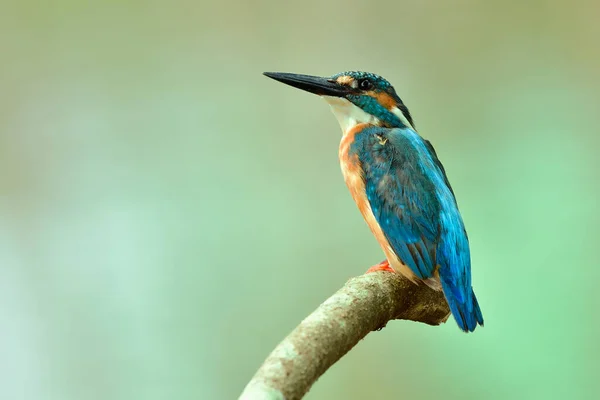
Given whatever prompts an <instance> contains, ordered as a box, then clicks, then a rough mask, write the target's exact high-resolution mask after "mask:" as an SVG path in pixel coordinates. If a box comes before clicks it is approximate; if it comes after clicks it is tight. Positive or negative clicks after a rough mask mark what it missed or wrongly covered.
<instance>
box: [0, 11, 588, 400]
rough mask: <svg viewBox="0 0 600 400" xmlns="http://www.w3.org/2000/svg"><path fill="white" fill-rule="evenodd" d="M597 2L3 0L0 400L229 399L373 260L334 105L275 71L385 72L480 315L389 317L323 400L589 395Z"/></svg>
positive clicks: (326, 388) (327, 384) (343, 364)
mask: <svg viewBox="0 0 600 400" xmlns="http://www.w3.org/2000/svg"><path fill="white" fill-rule="evenodd" d="M450 3H452V5H450ZM599 16H600V5H598V2H597V1H592V0H590V1H579V2H577V1H569V2H567V1H564V2H558V1H530V2H521V1H485V2H484V1H454V2H446V1H443V0H439V1H416V0H415V1H390V0H388V1H364V2H359V1H351V2H349V1H333V2H323V1H317V0H310V1H303V2H292V3H288V2H281V1H254V2H245V1H241V0H239V1H235V2H219V3H217V2H214V3H213V2H206V1H200V2H198V1H170V2H168V1H145V2H142V1H139V2H136V1H114V0H113V1H104V2H100V1H96V2H81V1H64V0H57V1H53V2H34V1H18V2H17V1H15V2H10V3H3V4H2V7H1V12H0V57H1V60H0V61H1V62H0V274H1V275H0V357H1V360H2V361H1V362H0V398H1V399H3V400H12V399H16V400H20V399H44V400H45V399H49V400H54V399H57V400H58V399H61V400H62V399H99V400H100V399H124V400H125V399H126V400H131V399H233V398H236V397H237V396H238V395H239V393H240V392H241V390H242V389H243V387H244V385H245V384H246V382H247V381H248V380H249V379H250V377H251V376H252V374H253V373H254V372H255V370H256V368H257V367H258V366H259V365H260V363H261V362H262V360H263V359H264V358H265V357H266V356H267V354H268V353H269V352H270V351H271V350H272V348H273V347H274V346H275V345H276V344H277V343H278V342H279V341H280V340H281V339H282V338H283V337H284V336H285V335H286V334H287V333H288V332H289V331H290V330H291V329H292V328H293V327H294V326H296V324H297V323H298V322H299V321H301V320H302V318H304V317H305V316H306V315H307V314H308V313H309V312H311V311H312V310H313V309H314V308H315V307H316V306H317V305H318V304H319V303H320V302H321V301H323V300H324V299H325V298H327V297H328V296H329V295H330V294H332V293H333V292H334V291H335V290H337V289H338V288H339V287H341V286H342V285H343V284H344V282H345V281H346V280H347V279H348V278H349V277H351V276H354V275H357V274H361V273H363V272H364V271H365V270H366V269H367V268H368V267H369V266H371V265H372V264H375V263H377V262H379V261H381V260H382V258H383V256H382V254H381V251H380V249H379V248H378V245H377V244H376V242H375V240H374V239H373V238H372V237H371V234H370V232H369V230H368V229H367V227H366V225H365V223H364V222H363V220H362V218H361V217H360V215H359V213H358V212H357V210H356V208H355V205H354V204H353V202H352V200H351V198H350V195H349V194H348V193H347V190H346V188H345V185H344V183H343V180H342V177H341V173H340V171H339V165H338V161H337V145H338V142H339V140H340V131H339V127H338V125H337V122H336V120H335V118H334V117H333V116H332V115H331V113H330V111H329V109H328V106H327V105H326V104H325V103H324V102H323V101H322V100H320V99H318V98H316V97H314V96H311V95H308V94H305V93H302V92H300V91H297V90H293V89H291V88H289V87H285V86H284V85H281V84H278V83H276V82H274V81H271V80H269V79H267V78H265V77H263V76H262V75H261V73H262V72H263V71H286V72H297V73H308V74H318V75H331V74H334V73H336V72H339V71H344V70H349V69H360V70H367V71H371V72H376V73H379V74H381V75H383V76H385V77H386V78H388V79H389V80H390V81H391V82H392V83H393V84H394V85H395V87H396V89H397V91H398V93H399V94H400V96H401V97H402V98H403V99H404V101H405V102H406V103H407V105H408V106H409V108H410V109H411V111H412V113H413V116H414V117H415V120H416V125H417V127H418V128H419V130H420V133H421V134H422V135H423V136H425V137H426V138H428V139H430V140H431V141H432V142H433V144H434V145H435V147H436V149H437V151H438V154H439V156H440V158H441V159H442V161H443V162H444V164H445V166H446V169H447V170H448V173H449V177H450V180H451V182H452V184H453V186H454V190H455V192H456V193H457V196H458V201H459V204H460V207H461V210H462V214H463V216H464V219H465V222H466V226H467V229H468V232H469V237H470V239H471V245H472V255H473V281H474V286H475V290H476V293H477V295H478V297H479V300H480V303H481V306H482V309H483V313H484V316H485V318H486V326H485V328H483V329H478V330H477V331H476V333H474V334H469V335H466V334H463V333H461V332H460V331H459V330H458V328H457V327H456V325H455V324H454V322H451V323H448V324H446V325H445V326H442V327H440V328H432V327H428V326H424V325H419V324H415V323H410V322H400V321H398V322H393V323H390V324H389V325H388V327H387V328H385V329H384V330H383V331H381V332H377V333H373V334H371V335H369V336H368V337H367V339H366V340H364V341H362V342H361V343H360V344H359V345H358V346H357V347H356V348H355V349H354V350H352V351H351V352H350V353H349V354H348V355H347V356H346V357H344V358H343V359H342V360H341V361H340V362H339V363H337V364H336V365H335V366H334V367H333V368H331V369H330V370H329V371H328V372H327V373H326V374H325V375H324V376H323V377H322V378H321V379H320V380H319V381H318V382H317V383H316V385H315V386H314V387H313V389H312V390H311V392H310V393H309V395H308V396H307V398H308V399H312V400H317V399H399V398H406V399H436V398H442V397H443V398H446V399H481V398H486V399H554V398H569V399H592V398H598V397H597V396H598V393H599V391H600V379H599V375H598V371H599V369H600V361H599V357H600V348H599V344H598V337H599V335H600V319H599V318H598V309H599V306H600V291H599V290H598V281H599V279H600V265H598V248H599V247H598V246H599V245H598V238H599V236H600V235H599V234H600V228H599V226H598V225H599V223H600V216H599V213H598V211H599V210H598V194H599V193H600V185H599V179H600V161H599V160H598V155H597V151H598V147H599V145H600V128H599V126H600V125H599V123H598V117H599V109H600V95H599V92H600V47H599V45H598V43H599V39H600V24H599V23H598V18H599Z"/></svg>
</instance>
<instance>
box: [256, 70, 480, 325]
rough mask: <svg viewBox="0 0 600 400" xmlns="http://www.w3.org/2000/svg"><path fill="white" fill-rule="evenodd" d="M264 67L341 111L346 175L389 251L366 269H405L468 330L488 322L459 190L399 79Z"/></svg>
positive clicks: (341, 152)
mask: <svg viewBox="0 0 600 400" xmlns="http://www.w3.org/2000/svg"><path fill="white" fill-rule="evenodd" d="M264 75H265V76H267V77H269V78H272V79H275V80H276V81H279V82H281V83H284V84H287V85H289V86H292V87H295V88H297V89H301V90H304V91H306V92H309V93H312V94H316V95H318V96H321V97H322V98H324V99H325V100H326V101H327V103H329V105H330V107H331V110H332V111H333V114H334V115H335V117H336V118H337V120H338V122H339V124H340V127H341V129H342V139H341V141H340V147H339V159H340V166H341V169H342V174H343V176H344V180H345V182H346V185H347V186H348V189H349V190H350V193H351V195H352V198H353V199H354V201H355V202H356V204H357V206H358V209H359V210H360V212H361V214H362V216H363V218H364V219H365V221H366V222H367V225H368V226H369V228H370V229H371V232H372V233H373V235H374V236H375V238H376V239H377V241H378V242H379V244H380V246H381V248H382V250H383V253H384V254H385V256H386V260H384V261H382V262H381V263H379V264H377V265H375V266H373V267H371V268H370V269H369V270H368V271H367V272H374V271H388V272H395V273H400V274H402V275H403V276H404V277H406V278H408V279H409V280H410V281H412V282H414V283H421V282H422V283H424V284H427V285H428V286H430V287H431V288H433V289H435V290H437V291H440V290H441V291H443V294H444V297H445V298H446V301H447V303H448V306H449V308H450V312H451V313H452V316H453V317H454V319H455V321H456V323H457V325H458V327H459V328H460V329H461V330H462V331H464V332H473V331H474V330H475V328H476V327H477V325H481V326H483V315H482V313H481V309H480V307H479V303H478V301H477V298H476V297H475V292H474V291H473V288H472V283H471V255H470V248H469V239H468V237H467V232H466V230H465V226H464V223H463V219H462V217H461V214H460V212H459V209H458V204H457V201H456V197H455V195H454V191H453V189H452V186H451V185H450V182H449V181H448V178H447V176H446V171H445V169H444V166H443V165H442V163H441V162H440V160H439V159H438V156H437V154H436V151H435V149H434V148H433V146H432V144H431V143H430V142H429V141H428V140H426V139H424V138H422V137H421V136H420V135H419V134H418V133H417V130H416V128H415V124H414V122H413V118H412V116H411V114H410V112H409V110H408V108H407V107H406V105H405V104H404V103H403V101H402V100H401V99H400V97H399V96H398V95H397V94H396V90H395V89H394V87H393V86H392V85H391V84H390V83H389V82H388V81H387V80H386V79H385V78H383V77H381V76H379V75H376V74H373V73H369V72H362V71H347V72H341V73H338V74H335V75H333V76H330V77H319V76H312V75H301V74H293V73H284V72H264Z"/></svg>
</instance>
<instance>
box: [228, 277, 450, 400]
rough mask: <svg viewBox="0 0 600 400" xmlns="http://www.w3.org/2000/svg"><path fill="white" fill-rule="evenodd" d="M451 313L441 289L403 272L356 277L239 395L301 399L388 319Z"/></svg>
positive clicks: (249, 399) (439, 318)
mask: <svg viewBox="0 0 600 400" xmlns="http://www.w3.org/2000/svg"><path fill="white" fill-rule="evenodd" d="M449 314H450V310H449V308H448V304H447V303H446V300H445V299H444V296H443V294H442V292H437V291H434V290H433V289H431V288H429V287H428V286H426V285H424V284H420V285H417V284H414V283H412V282H410V281H409V280H408V279H406V278H404V277H403V276H402V275H400V274H394V273H390V272H374V273H370V274H365V275H361V276H358V277H356V278H352V279H350V280H349V281H348V282H347V283H346V285H345V286H344V287H343V288H342V289H340V290H339V291H338V292H337V293H335V294H334V295H333V296H331V297H330V298H329V299H327V300H326V301H325V302H324V303H323V304H321V305H320V306H319V307H318V308H317V309H316V310H315V311H314V312H313V313H312V314H311V315H309V316H308V317H307V318H306V319H305V320H304V321H302V322H301V323H300V325H298V326H297V327H296V329H294V330H293V331H292V333H290V334H289V335H288V336H287V337H286V338H285V339H284V340H283V341H282V342H281V343H280V344H279V345H278V346H277V347H276V348H275V350H273V352H272V353H271V354H270V355H269V357H267V359H266V360H265V362H264V363H263V365H262V366H261V367H260V368H259V370H258V371H257V372H256V374H255V375H254V377H253V378H252V380H251V381H250V382H249V383H248V385H247V386H246V388H245V389H244V392H243V393H242V395H241V396H240V399H241V400H258V399H260V400H263V399H269V400H270V399H273V400H275V399H278V400H279V399H286V400H293V399H300V398H302V396H304V394H305V393H306V392H307V391H308V390H309V389H310V387H311V386H312V385H313V383H314V382H315V381H316V380H317V379H318V378H319V377H320V376H321V375H322V374H323V373H324V372H325V371H327V369H328V368H329V367H330V366H331V365H333V364H334V363H335V362H336V361H337V360H339V359H340V358H341V357H342V356H343V355H344V354H346V353H347V352H348V351H349V350H350V349H351V348H352V347H354V345H356V344H357V343H358V342H359V341H360V340H361V339H362V338H364V337H365V336H366V335H367V334H368V333H369V332H371V331H373V330H379V329H382V328H383V327H385V325H386V324H387V322H388V321H390V320H393V319H404V320H410V321H417V322H423V323H425V324H429V325H439V324H441V323H443V322H445V321H446V319H447V318H448V315H449Z"/></svg>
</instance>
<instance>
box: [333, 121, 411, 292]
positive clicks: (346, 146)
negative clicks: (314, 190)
mask: <svg viewBox="0 0 600 400" xmlns="http://www.w3.org/2000/svg"><path fill="white" fill-rule="evenodd" d="M367 126H368V125H367V124H358V125H355V126H354V127H352V128H350V129H348V130H347V131H346V132H345V133H344V136H343V137H342V141H341V142H340V150H339V157H340V166H341V167H342V174H343V175H344V180H345V181H346V185H347V186H348V189H349V190H350V194H351V195H352V198H353V199H354V202H356V205H357V206H358V209H359V210H360V213H361V214H362V216H363V218H364V219H365V221H366V222H367V225H369V228H370V229H371V232H373V235H374V236H375V238H376V239H377V241H378V242H379V244H380V246H381V248H382V249H383V252H384V253H385V255H386V257H387V259H388V262H389V263H390V266H391V267H392V268H393V269H394V270H395V271H396V272H400V273H401V274H402V275H404V276H406V277H407V278H408V279H410V280H414V279H415V275H414V274H413V272H412V271H411V270H410V268H408V267H407V266H406V265H404V264H403V263H402V262H401V261H400V259H399V258H398V256H396V253H395V252H394V250H393V249H392V246H390V243H389V242H388V240H387V239H386V237H385V235H384V233H383V231H382V230H381V227H380V226H379V223H377V220H376V219H375V215H373V211H372V210H371V205H370V204H369V201H368V199H367V193H366V190H365V183H364V180H363V172H362V169H361V166H360V161H359V160H358V155H356V154H354V155H350V146H352V143H354V140H355V137H356V134H357V133H359V132H360V131H362V130H363V129H364V128H365V127H367Z"/></svg>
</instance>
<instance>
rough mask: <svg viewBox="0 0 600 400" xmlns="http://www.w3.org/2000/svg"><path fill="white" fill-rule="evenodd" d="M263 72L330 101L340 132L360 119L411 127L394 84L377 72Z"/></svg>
mask: <svg viewBox="0 0 600 400" xmlns="http://www.w3.org/2000/svg"><path fill="white" fill-rule="evenodd" d="M264 74H265V75H266V76H268V77H269V78H273V79H275V80H277V81H279V82H283V83H285V84H287V85H290V86H293V87H296V88H298V89H302V90H305V91H307V92H310V93H314V94H317V95H319V96H322V97H323V98H324V99H325V100H326V101H327V102H328V103H329V104H330V105H331V109H332V111H333V113H334V114H335V116H336V117H337V119H338V121H339V123H340V126H341V127H342V131H344V132H346V131H348V130H349V129H351V128H352V127H353V126H355V125H357V124H361V123H366V124H370V125H376V126H385V127H389V128H395V127H397V128H403V127H408V128H411V129H414V124H413V120H412V117H411V116H410V113H409V111H408V108H406V106H405V105H404V103H403V102H402V100H401V99H400V97H398V95H397V94H396V91H395V90H394V87H393V86H392V85H391V84H390V83H389V82H388V81H387V80H385V79H384V78H382V77H381V76H379V75H375V74H372V73H369V72H360V71H349V72H341V73H339V74H336V75H333V76H331V77H327V78H322V77H318V76H310V75H298V74H289V73H283V72H265V73H264Z"/></svg>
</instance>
